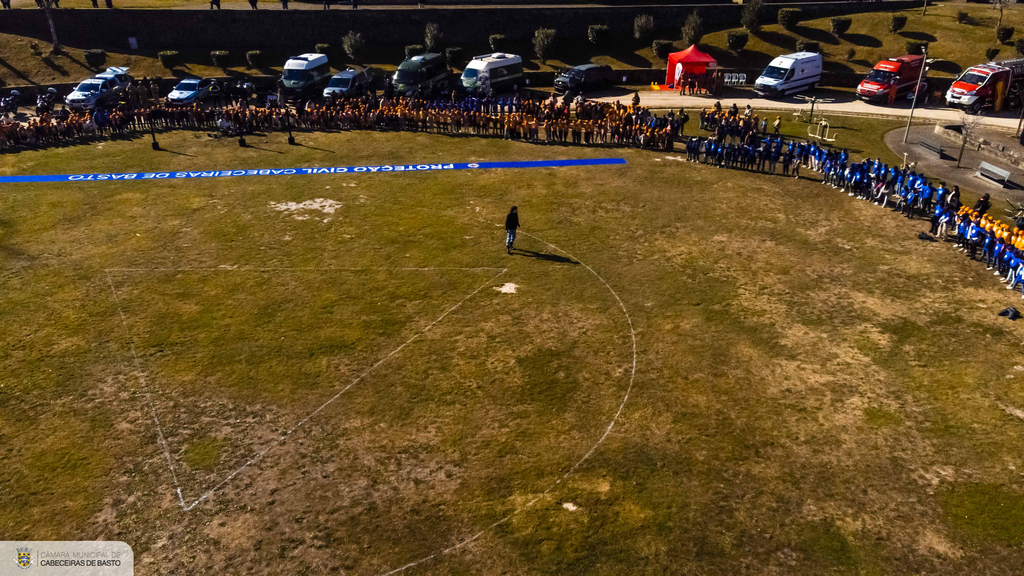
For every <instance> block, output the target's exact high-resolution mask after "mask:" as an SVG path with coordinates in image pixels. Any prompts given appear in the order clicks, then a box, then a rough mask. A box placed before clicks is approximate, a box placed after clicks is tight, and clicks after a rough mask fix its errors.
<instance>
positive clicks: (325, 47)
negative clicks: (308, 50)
mask: <svg viewBox="0 0 1024 576" xmlns="http://www.w3.org/2000/svg"><path fill="white" fill-rule="evenodd" d="M315 48H316V53H317V54H327V52H328V51H330V49H331V45H330V44H323V43H320V44H317V45H316V46H315Z"/></svg>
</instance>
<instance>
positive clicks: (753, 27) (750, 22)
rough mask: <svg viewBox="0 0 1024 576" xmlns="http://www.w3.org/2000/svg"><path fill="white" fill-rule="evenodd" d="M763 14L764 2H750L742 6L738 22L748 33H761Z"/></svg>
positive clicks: (753, 0)
mask: <svg viewBox="0 0 1024 576" xmlns="http://www.w3.org/2000/svg"><path fill="white" fill-rule="evenodd" d="M763 14H764V0H750V1H749V2H747V3H746V4H745V5H744V6H743V12H742V13H741V14H740V22H741V23H742V24H743V27H744V28H746V29H747V30H748V31H750V32H760V31H761V18H762V17H763Z"/></svg>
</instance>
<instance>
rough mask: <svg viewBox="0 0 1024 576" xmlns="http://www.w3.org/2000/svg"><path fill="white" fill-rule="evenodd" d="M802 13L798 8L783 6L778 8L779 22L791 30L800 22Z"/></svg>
mask: <svg viewBox="0 0 1024 576" xmlns="http://www.w3.org/2000/svg"><path fill="white" fill-rule="evenodd" d="M803 15H804V13H803V10H801V9H799V8H783V9H782V10H779V24H780V25H781V26H782V27H783V28H785V29H786V30H792V29H793V28H796V27H797V26H798V25H799V24H800V20H801V19H802V18H803Z"/></svg>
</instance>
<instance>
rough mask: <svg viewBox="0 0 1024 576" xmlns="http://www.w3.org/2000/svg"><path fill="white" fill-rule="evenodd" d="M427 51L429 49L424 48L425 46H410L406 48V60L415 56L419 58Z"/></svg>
mask: <svg viewBox="0 0 1024 576" xmlns="http://www.w3.org/2000/svg"><path fill="white" fill-rule="evenodd" d="M426 51H427V49H426V48H424V47H423V44H409V45H408V46H406V47H405V59H406V60H408V59H409V58H412V57H413V56H419V55H420V54H423V53H424V52H426Z"/></svg>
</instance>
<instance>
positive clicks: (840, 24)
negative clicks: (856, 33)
mask: <svg viewBox="0 0 1024 576" xmlns="http://www.w3.org/2000/svg"><path fill="white" fill-rule="evenodd" d="M830 23H831V24H832V33H833V34H835V35H836V36H842V35H843V34H846V33H847V32H849V31H850V25H851V24H853V19H851V18H849V17H847V16H836V17H835V18H833V19H832V20H830Z"/></svg>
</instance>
